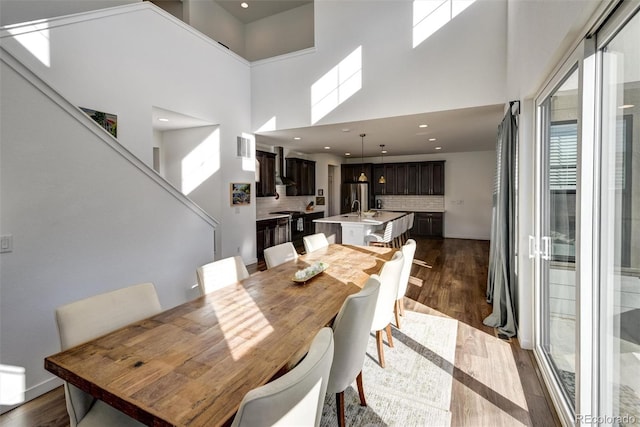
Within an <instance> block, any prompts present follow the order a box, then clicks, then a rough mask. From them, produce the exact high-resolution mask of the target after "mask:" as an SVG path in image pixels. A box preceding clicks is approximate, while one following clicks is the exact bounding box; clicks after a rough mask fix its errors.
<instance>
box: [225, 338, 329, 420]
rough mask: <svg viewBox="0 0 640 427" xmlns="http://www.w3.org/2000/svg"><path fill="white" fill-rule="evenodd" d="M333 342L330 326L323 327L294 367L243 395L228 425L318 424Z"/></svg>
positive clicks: (325, 389)
mask: <svg viewBox="0 0 640 427" xmlns="http://www.w3.org/2000/svg"><path fill="white" fill-rule="evenodd" d="M333 345H334V344H333V332H332V331H331V328H322V329H321V330H320V332H318V333H317V334H316V336H315V338H314V339H313V342H312V343H311V347H310V348H309V352H308V353H307V355H306V356H305V358H304V359H302V361H301V362H300V363H299V364H298V365H297V366H296V367H295V368H293V369H292V370H291V371H289V372H287V373H286V374H284V375H283V376H281V377H280V378H278V379H276V380H274V381H271V382H270V383H267V384H265V385H263V386H261V387H258V388H255V389H253V390H251V391H249V392H248V393H247V394H246V395H245V396H244V398H243V399H242V402H240V407H239V408H238V412H237V413H236V415H235V417H234V419H233V422H232V424H231V426H232V427H260V426H264V427H267V426H283V427H284V426H318V425H319V424H320V418H321V417H322V408H323V406H324V399H325V395H326V391H327V383H328V380H329V371H330V370H331V363H332V362H333V349H334V347H333Z"/></svg>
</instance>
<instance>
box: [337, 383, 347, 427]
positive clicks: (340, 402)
mask: <svg viewBox="0 0 640 427" xmlns="http://www.w3.org/2000/svg"><path fill="white" fill-rule="evenodd" d="M336 414H337V415H338V425H339V426H340V427H344V424H345V423H344V391H341V392H340V393H336Z"/></svg>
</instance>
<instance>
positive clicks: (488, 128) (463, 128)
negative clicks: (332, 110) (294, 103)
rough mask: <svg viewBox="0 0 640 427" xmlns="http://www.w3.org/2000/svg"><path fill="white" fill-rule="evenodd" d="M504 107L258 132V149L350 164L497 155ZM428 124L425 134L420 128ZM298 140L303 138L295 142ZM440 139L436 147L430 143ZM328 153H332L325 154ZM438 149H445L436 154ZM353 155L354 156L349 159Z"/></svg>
mask: <svg viewBox="0 0 640 427" xmlns="http://www.w3.org/2000/svg"><path fill="white" fill-rule="evenodd" d="M504 108H505V107H504V104H496V105H488V106H483V107H474V108H464V109H458V110H449V111H438V112H432V113H423V114H414V115H408V116H399V117H389V118H382V119H375V120H364V121H357V122H348V123H339V124H332V125H321V126H310V127H304V128H297V129H286V130H277V131H272V132H260V133H258V134H257V135H256V142H257V143H258V144H264V145H270V146H282V147H286V148H289V149H292V150H295V151H300V152H303V153H310V154H312V153H331V154H335V155H338V156H344V157H346V158H349V157H351V158H359V157H361V156H362V139H361V138H360V134H361V133H365V134H366V136H365V137H364V157H371V156H380V151H381V148H380V144H385V147H384V149H385V150H387V154H385V156H399V155H411V154H433V153H454V152H465V151H489V150H495V147H496V138H497V133H498V125H499V124H500V122H501V120H502V117H503V116H504V111H505V110H504ZM421 124H426V125H428V126H427V127H426V128H421V127H419V125H421ZM295 137H299V138H301V139H300V140H295V139H294V138H295ZM430 138H436V140H435V141H429V139H430ZM325 147H330V149H325ZM436 147H441V149H440V150H436ZM346 152H350V153H351V156H345V153H346Z"/></svg>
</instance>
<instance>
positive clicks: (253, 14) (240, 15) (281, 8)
mask: <svg viewBox="0 0 640 427" xmlns="http://www.w3.org/2000/svg"><path fill="white" fill-rule="evenodd" d="M216 1H217V3H218V4H219V5H220V6H222V7H223V8H224V9H225V10H226V11H227V12H229V13H230V14H231V15H233V16H234V17H235V18H236V19H237V20H238V21H240V22H242V23H243V24H248V23H250V22H253V21H257V20H258V19H262V18H266V17H267V16H271V15H276V14H278V13H282V12H285V11H287V10H289V9H294V8H296V7H299V6H302V5H305V4H308V3H313V0H284V1H282V0H281V1H276V0H216ZM243 1H244V2H246V3H247V4H248V6H249V7H247V8H246V9H244V8H243V7H242V6H240V4H241V3H242V2H243Z"/></svg>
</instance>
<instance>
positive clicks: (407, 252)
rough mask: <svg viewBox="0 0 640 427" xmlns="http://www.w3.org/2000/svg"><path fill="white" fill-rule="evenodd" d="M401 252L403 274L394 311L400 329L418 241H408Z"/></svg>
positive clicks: (401, 274)
mask: <svg viewBox="0 0 640 427" xmlns="http://www.w3.org/2000/svg"><path fill="white" fill-rule="evenodd" d="M400 250H401V251H402V256H403V261H402V272H401V273H400V280H399V282H398V294H397V296H396V304H395V307H394V310H393V311H394V313H395V316H396V326H397V327H398V329H400V316H404V294H405V293H406V292H407V286H408V285H409V277H410V276H411V266H412V265H413V257H414V256H415V254H416V241H415V240H413V239H409V240H407V243H405V244H404V245H403V246H402V248H401V249H400Z"/></svg>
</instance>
